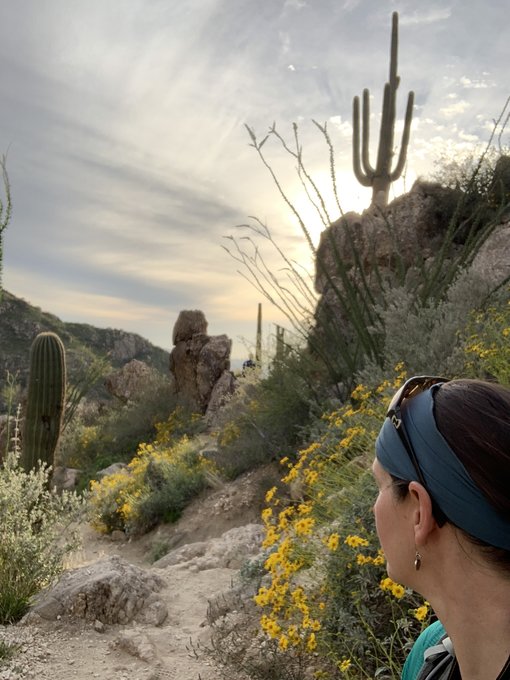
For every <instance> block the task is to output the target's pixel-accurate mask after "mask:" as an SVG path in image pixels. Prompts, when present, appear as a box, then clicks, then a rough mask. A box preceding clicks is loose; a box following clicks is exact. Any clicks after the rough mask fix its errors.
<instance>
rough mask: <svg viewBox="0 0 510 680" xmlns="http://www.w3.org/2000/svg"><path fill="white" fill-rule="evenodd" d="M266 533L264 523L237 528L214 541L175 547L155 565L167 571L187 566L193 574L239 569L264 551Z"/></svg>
mask: <svg viewBox="0 0 510 680" xmlns="http://www.w3.org/2000/svg"><path fill="white" fill-rule="evenodd" d="M264 534H265V531H264V527H263V526H262V525H261V524H247V525H245V526H241V527H234V528H233V529H229V530H228V531H226V532H225V533H224V534H223V535H222V536H220V537H219V538H213V539H211V540H210V541H207V542H205V541H200V542H197V543H189V544H187V545H184V546H182V547H181V548H176V549H175V550H172V551H171V552H169V553H168V554H167V555H165V556H164V557H162V558H161V559H160V560H158V561H157V562H155V563H154V565H153V566H154V567H156V568H158V569H164V568H166V567H170V566H174V565H176V564H183V563H187V564H188V567H189V568H190V569H191V570H192V571H206V570H207V569H239V568H240V567H241V566H242V565H243V564H244V563H245V562H246V560H247V559H249V558H250V557H253V556H254V555H258V554H259V553H260V552H261V546H262V541H263V539H264Z"/></svg>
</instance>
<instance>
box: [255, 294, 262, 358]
mask: <svg viewBox="0 0 510 680" xmlns="http://www.w3.org/2000/svg"><path fill="white" fill-rule="evenodd" d="M261 363H262V303H261V302H259V307H258V311H257V337H256V340H255V364H256V365H257V366H260V364H261Z"/></svg>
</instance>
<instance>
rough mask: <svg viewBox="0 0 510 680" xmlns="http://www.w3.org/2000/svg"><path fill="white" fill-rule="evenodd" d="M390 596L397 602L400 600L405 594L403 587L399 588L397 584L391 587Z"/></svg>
mask: <svg viewBox="0 0 510 680" xmlns="http://www.w3.org/2000/svg"><path fill="white" fill-rule="evenodd" d="M391 594H392V595H393V597H396V598H397V600H400V599H401V598H403V597H404V595H405V594H406V590H405V588H404V586H401V585H400V584H399V583H394V584H393V585H392V586H391Z"/></svg>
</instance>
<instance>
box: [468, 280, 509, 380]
mask: <svg viewBox="0 0 510 680" xmlns="http://www.w3.org/2000/svg"><path fill="white" fill-rule="evenodd" d="M509 298H510V288H507V290H506V292H505V294H504V295H502V297H501V298H500V300H499V303H498V304H494V305H492V306H491V307H488V308H487V309H486V310H484V311H483V312H478V313H476V314H474V315H473V318H472V321H471V323H470V325H469V326H468V329H467V333H466V339H465V343H464V352H465V355H466V365H465V369H466V372H468V373H469V374H471V375H473V376H474V377H482V378H486V377H487V376H491V377H492V378H494V379H495V380H497V382H499V383H501V384H502V385H506V386H510V299H509Z"/></svg>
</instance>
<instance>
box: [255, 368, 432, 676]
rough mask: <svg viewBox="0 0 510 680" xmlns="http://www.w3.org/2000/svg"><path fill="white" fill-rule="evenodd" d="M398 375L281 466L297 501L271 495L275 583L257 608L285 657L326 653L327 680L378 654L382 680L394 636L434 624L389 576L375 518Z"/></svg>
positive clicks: (268, 525) (327, 421) (354, 401)
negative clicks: (385, 427)
mask: <svg viewBox="0 0 510 680" xmlns="http://www.w3.org/2000/svg"><path fill="white" fill-rule="evenodd" d="M396 372H397V376H396V378H395V380H394V381H385V382H384V383H383V384H382V385H380V386H378V387H377V388H375V389H369V388H368V387H366V386H365V385H359V386H358V387H357V388H356V389H355V390H354V391H353V393H352V395H351V400H350V403H348V404H345V405H344V406H343V407H341V408H340V409H337V410H335V411H334V412H331V413H328V414H327V415H325V416H324V417H323V419H322V423H323V426H322V428H321V430H320V432H319V434H318V436H317V437H316V439H315V441H313V442H312V443H311V444H310V445H309V446H307V447H306V448H304V449H303V450H301V451H300V452H299V454H298V456H297V459H296V461H295V462H291V461H289V460H288V459H287V458H283V459H282V460H281V461H280V463H281V464H282V467H284V468H285V474H284V477H283V480H282V481H283V483H284V484H285V485H287V489H288V494H285V493H278V492H277V489H276V487H273V488H271V489H269V491H268V492H267V494H266V503H267V507H266V508H265V509H264V511H263V512H262V520H263V522H264V525H265V529H266V535H265V540H264V544H263V545H264V548H265V549H266V550H267V551H268V555H267V559H266V562H265V569H266V570H267V572H268V573H269V575H270V583H269V584H268V585H267V584H266V585H264V586H263V587H262V588H260V590H259V591H258V593H257V594H256V595H255V598H254V600H255V602H256V604H257V605H258V606H259V607H261V608H262V609H263V614H262V616H261V619H260V624H261V628H262V630H263V631H264V633H265V634H266V635H268V637H270V638H272V639H274V640H276V641H277V642H278V647H279V649H280V650H281V651H282V652H283V653H285V652H286V651H287V650H290V649H298V650H302V651H303V652H305V653H309V652H314V651H315V650H317V651H320V652H322V654H321V655H320V656H321V657H323V658H324V669H323V670H321V671H320V673H321V677H332V675H331V674H333V675H334V674H335V673H336V672H340V673H342V675H343V676H345V677H353V678H355V677H359V676H358V675H356V674H355V673H356V672H357V671H358V670H359V664H360V663H361V662H360V660H359V658H358V656H357V653H358V652H357V650H365V652H364V653H366V650H367V649H369V648H370V649H372V651H371V657H372V658H373V659H374V665H373V668H372V669H371V671H370V672H374V673H375V672H376V671H377V669H378V668H380V667H382V666H383V665H384V664H385V663H386V662H387V659H386V658H383V659H382V660H381V656H382V657H384V651H381V650H383V649H384V647H385V645H386V642H385V641H387V639H388V636H391V635H393V634H395V631H396V630H397V628H398V630H399V631H402V630H411V629H412V631H411V632H412V633H413V634H415V633H416V632H417V630H419V624H420V623H422V622H423V623H425V622H426V621H427V620H428V614H429V610H428V605H427V604H426V603H425V604H424V603H423V602H422V601H420V599H419V598H417V597H416V596H413V595H412V593H411V592H410V591H406V589H405V588H404V587H403V586H401V585H400V584H398V583H394V582H393V581H392V580H391V579H390V578H389V577H388V576H387V575H386V574H385V573H384V567H385V560H384V555H383V554H382V551H381V550H380V549H378V548H377V538H376V536H375V529H374V526H373V517H372V512H371V507H372V504H373V500H374V496H375V488H374V485H373V480H372V479H371V475H370V473H368V468H369V466H370V463H371V460H372V457H373V453H372V452H373V445H374V441H375V438H376V436H377V432H378V431H379V429H380V425H381V422H382V420H383V418H384V415H385V411H386V407H387V403H388V400H389V398H390V396H391V393H393V391H394V389H396V388H397V387H398V386H399V385H400V383H401V381H402V379H403V378H404V377H405V373H404V372H403V367H402V366H398V367H397V371H396ZM289 497H290V498H291V499H294V500H289ZM366 617H368V619H370V620H368V619H367V618H366ZM397 620H399V621H400V623H398V625H397ZM403 620H405V622H406V623H405V625H404V624H403V623H402V621H403ZM392 621H393V623H392V624H391V625H390V623H391V622H392ZM413 621H414V624H413ZM389 622H390V623H389ZM413 626H414V628H413ZM416 626H418V629H416ZM367 630H371V631H372V632H371V633H370V634H368V633H367ZM361 638H363V639H361ZM374 640H375V641H376V642H374ZM377 640H379V642H378V643H377ZM377 644H379V645H380V649H373V648H374V645H376V646H377ZM403 646H404V645H402V647H403ZM400 661H401V659H400ZM394 663H395V666H398V663H399V660H398V659H396V660H395V662H394ZM353 673H354V675H352V674H353ZM328 674H329V675H328ZM367 677H368V676H367Z"/></svg>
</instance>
